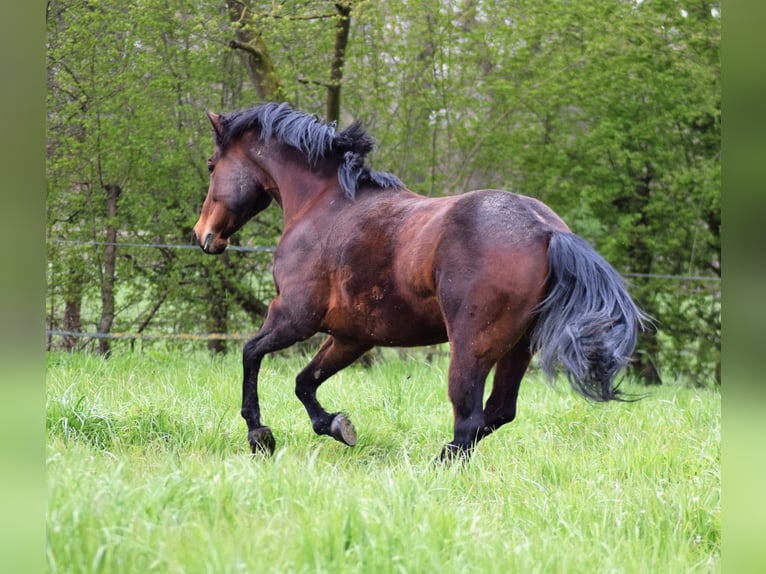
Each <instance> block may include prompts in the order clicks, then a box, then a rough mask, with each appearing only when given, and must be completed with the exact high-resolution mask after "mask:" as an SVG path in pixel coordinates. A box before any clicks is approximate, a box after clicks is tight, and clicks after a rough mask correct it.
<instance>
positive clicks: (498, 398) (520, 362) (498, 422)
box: [482, 336, 532, 437]
mask: <svg viewBox="0 0 766 574" xmlns="http://www.w3.org/2000/svg"><path fill="white" fill-rule="evenodd" d="M531 359H532V353H531V351H530V348H529V338H528V337H526V336H525V337H523V338H522V339H521V340H520V341H519V342H518V343H516V345H514V347H513V348H512V349H511V350H510V351H509V352H508V353H507V354H506V355H504V356H503V357H502V358H501V359H500V360H499V361H498V362H497V365H496V367H495V376H494V379H493V383H492V393H491V394H490V395H489V398H488V399H487V403H486V405H485V407H484V428H483V429H482V437H484V436H487V435H488V434H491V433H492V432H494V431H495V430H497V429H498V428H500V427H501V426H503V425H504V424H507V423H509V422H511V421H512V420H513V419H514V418H516V401H517V399H518V396H519V387H520V386H521V379H522V378H523V377H524V373H526V371H527V367H529V362H530V361H531Z"/></svg>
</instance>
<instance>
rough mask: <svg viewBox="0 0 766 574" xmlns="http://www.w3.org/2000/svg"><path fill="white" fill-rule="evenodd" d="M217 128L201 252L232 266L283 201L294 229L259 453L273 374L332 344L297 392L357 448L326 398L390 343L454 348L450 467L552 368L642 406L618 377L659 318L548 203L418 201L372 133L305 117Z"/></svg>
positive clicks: (291, 114) (265, 333)
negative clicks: (295, 351) (332, 382)
mask: <svg viewBox="0 0 766 574" xmlns="http://www.w3.org/2000/svg"><path fill="white" fill-rule="evenodd" d="M208 116H209V118H210V121H211V123H212V125H213V129H214V132H215V152H214V154H213V155H212V156H211V158H210V159H209V161H208V168H209V171H210V187H209V189H208V193H207V197H206V199H205V201H204V204H203V206H202V210H201V214H200V217H199V221H197V223H196V225H195V226H194V237H193V241H194V242H196V243H198V244H199V246H200V247H201V248H202V250H203V251H205V253H209V254H217V253H221V252H223V251H224V250H225V249H226V247H227V245H228V241H229V238H230V237H231V235H232V234H233V233H235V232H236V231H237V230H238V229H240V228H241V227H242V226H243V225H244V224H245V223H246V222H247V221H248V220H249V219H250V218H252V217H253V216H254V215H255V214H257V213H258V212H260V211H261V210H263V209H265V208H266V207H268V206H269V204H270V203H271V202H272V201H273V202H274V203H276V204H277V205H278V206H279V207H281V209H282V212H283V215H284V228H283V232H282V236H281V238H280V241H279V244H278V246H277V248H276V251H275V254H274V269H273V276H274V283H275V286H276V292H277V296H276V297H275V298H274V299H273V301H272V302H271V304H270V305H269V310H268V314H267V316H266V319H265V321H264V322H263V325H262V326H261V328H260V330H259V331H258V333H257V334H256V335H255V337H253V338H252V339H251V340H250V341H248V342H247V343H246V344H245V347H244V351H243V370H244V378H243V386H242V417H243V418H244V419H245V421H246V422H247V428H248V440H249V443H250V447H251V449H252V451H253V452H254V453H256V452H266V453H271V452H273V450H274V447H275V442H274V436H273V434H272V431H271V429H270V428H269V427H268V426H265V425H264V424H262V422H261V411H260V406H259V402H258V373H259V370H260V365H261V360H262V359H263V357H264V356H265V355H267V354H269V353H272V352H274V351H277V350H279V349H284V348H286V347H289V346H290V345H293V344H294V343H296V342H298V341H302V340H305V339H307V338H309V337H310V336H312V335H314V334H315V333H318V332H323V333H326V334H327V335H328V336H327V338H326V339H325V340H324V342H323V343H322V345H321V346H320V348H319V351H318V352H317V354H316V356H315V357H314V358H313V359H312V360H311V361H310V362H309V364H308V365H307V366H306V367H305V368H304V369H303V370H302V371H301V372H300V373H298V375H297V377H296V379H295V393H296V395H297V396H298V398H299V399H300V401H301V402H302V403H303V405H304V407H305V408H306V411H307V412H308V415H309V417H310V419H311V423H312V426H313V428H314V431H316V432H317V433H319V434H326V435H330V436H332V437H333V438H335V439H336V440H338V441H340V442H342V443H345V444H347V445H354V444H355V443H356V431H355V429H354V426H353V425H352V424H351V421H350V420H349V419H348V417H347V416H346V415H345V414H343V413H340V412H335V413H329V412H327V411H326V410H325V409H324V408H323V407H322V406H321V405H320V403H319V402H318V401H317V397H316V392H317V388H318V387H319V385H321V384H322V383H323V382H324V381H325V380H327V378H329V377H330V376H332V375H333V374H334V373H336V372H338V371H339V370H341V369H343V368H344V367H346V366H348V365H349V364H351V363H352V362H353V361H354V360H356V359H357V358H359V357H360V356H361V355H362V354H363V353H365V352H366V351H368V350H369V349H371V348H372V347H374V346H399V347H408V346H419V345H430V344H436V343H441V342H445V341H449V345H450V365H449V373H448V393H449V398H450V401H451V403H452V406H453V414H454V434H453V437H452V440H451V441H450V442H449V443H448V444H447V445H446V446H445V447H444V448H443V449H442V452H441V458H442V459H452V458H454V457H455V456H459V457H462V458H464V459H467V458H468V457H469V456H470V453H471V451H472V449H473V448H474V446H475V445H476V444H477V443H478V442H479V441H480V440H481V439H482V438H483V437H485V436H487V435H488V434H490V433H492V432H493V431H495V430H496V429H498V428H499V427H501V426H502V425H504V424H506V423H508V422H511V421H512V420H513V419H514V417H515V416H516V399H517V396H518V391H519V385H520V383H521V379H522V377H523V376H524V373H525V371H526V370H527V367H528V365H529V362H530V360H531V358H532V356H533V354H535V353H538V354H539V360H540V364H541V367H542V369H543V370H544V372H545V373H546V374H547V375H548V376H549V377H550V378H553V377H554V375H555V373H556V370H557V368H561V369H562V370H563V371H564V372H565V373H566V376H567V378H568V380H569V382H570V384H571V386H572V387H573V388H574V389H575V390H576V391H577V392H578V393H580V394H582V395H584V396H585V397H587V398H588V399H592V400H594V401H608V400H615V399H616V400H620V399H624V398H625V396H624V395H623V394H622V393H621V392H620V391H619V390H618V389H617V385H616V383H615V379H616V377H617V375H618V373H619V372H620V370H621V369H622V368H623V367H625V365H626V364H627V363H628V361H629V360H630V357H631V355H632V353H633V350H634V347H635V344H636V335H637V330H638V328H639V327H640V326H641V323H642V321H643V320H644V315H643V314H642V312H641V311H640V310H639V309H638V307H637V306H636V305H635V304H634V302H633V300H632V299H631V298H630V296H629V294H628V292H627V291H626V289H625V287H624V285H623V282H622V279H621V277H620V276H619V275H618V273H617V272H616V271H615V270H614V269H613V268H612V267H611V266H610V265H609V264H608V263H607V262H606V261H605V260H604V259H603V257H601V256H600V255H599V254H598V253H597V252H596V251H595V250H594V249H593V248H592V247H591V246H590V245H589V244H588V243H587V242H586V241H585V240H583V239H582V238H580V237H579V236H577V235H574V234H573V233H571V232H570V230H569V228H568V227H567V225H566V224H565V223H564V222H563V221H562V220H561V218H560V217H559V216H558V215H556V214H555V213H554V212H553V211H552V210H551V209H550V208H549V207H547V206H546V205H545V204H543V203H542V202H540V201H538V200H535V199H533V198H530V197H525V196H523V195H516V194H513V193H509V192H506V191H499V190H478V191H472V192H468V193H465V194H463V195H458V196H451V197H440V198H429V197H424V196H421V195H417V194H415V193H413V192H412V191H410V190H408V189H407V188H405V186H404V185H403V184H402V182H401V181H400V180H399V179H398V178H396V177H395V176H393V175H391V174H387V173H383V172H379V171H374V170H372V169H370V168H369V167H368V166H367V165H366V164H365V157H366V156H367V154H368V153H369V152H370V151H371V150H372V149H373V145H374V140H373V139H372V138H371V137H370V136H369V135H368V134H367V133H366V132H365V131H364V130H363V129H362V128H361V127H360V125H359V124H353V125H351V126H350V127H348V128H347V129H344V130H342V131H337V130H336V129H335V127H334V126H333V125H332V124H326V123H323V122H321V121H319V120H318V119H316V118H315V117H314V116H310V115H308V114H305V113H302V112H299V111H296V110H293V109H291V108H290V107H289V106H288V105H287V104H274V103H267V104H263V105H259V106H256V107H254V108H251V109H247V110H243V111H238V112H233V113H228V114H221V115H217V114H213V113H209V114H208ZM493 367H495V373H494V378H493V383H492V385H493V386H492V392H491V393H490V396H489V398H488V399H487V401H486V404H483V396H484V385H485V380H486V378H487V376H488V374H489V372H490V370H491V369H492V368H493Z"/></svg>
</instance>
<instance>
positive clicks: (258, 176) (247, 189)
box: [192, 112, 275, 254]
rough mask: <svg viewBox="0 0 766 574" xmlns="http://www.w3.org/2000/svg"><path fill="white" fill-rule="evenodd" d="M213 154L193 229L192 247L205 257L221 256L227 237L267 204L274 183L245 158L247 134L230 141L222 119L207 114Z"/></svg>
mask: <svg viewBox="0 0 766 574" xmlns="http://www.w3.org/2000/svg"><path fill="white" fill-rule="evenodd" d="M207 115H208V118H210V123H211V124H212V125H213V130H214V131H215V142H216V145H215V152H214V153H213V155H212V156H210V159H209V160H208V162H207V167H208V171H209V172H210V185H209V187H208V191H207V197H205V201H204V203H203V204H202V210H201V212H200V216H199V220H198V221H197V223H196V224H195V225H194V231H193V235H192V243H196V244H198V245H199V246H200V247H201V248H202V250H203V251H204V252H205V253H209V254H219V253H222V252H223V251H224V250H225V249H226V247H227V246H228V245H229V237H231V236H232V235H233V234H234V233H235V232H236V231H237V230H239V229H240V228H241V227H242V226H243V225H244V224H245V223H247V221H249V220H250V219H251V218H252V217H253V216H255V215H256V214H257V213H259V212H260V211H263V210H264V209H266V208H267V207H268V206H269V204H270V203H271V199H272V196H271V195H269V193H268V191H267V190H270V189H273V188H274V187H275V185H274V182H273V181H272V179H271V178H270V177H269V176H268V174H267V173H266V172H265V171H263V169H262V168H260V167H259V166H258V164H257V162H255V161H253V159H252V157H251V155H250V154H249V146H248V141H247V140H248V137H247V136H248V134H242V135H240V136H239V137H235V138H232V137H230V134H229V133H228V131H227V126H226V122H225V118H224V116H220V115H218V114H214V113H212V112H208V114H207Z"/></svg>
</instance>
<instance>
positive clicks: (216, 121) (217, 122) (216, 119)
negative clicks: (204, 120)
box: [207, 110, 222, 138]
mask: <svg viewBox="0 0 766 574" xmlns="http://www.w3.org/2000/svg"><path fill="white" fill-rule="evenodd" d="M207 117H208V118H210V123H211V124H213V129H214V130H215V135H216V136H218V137H219V138H220V137H221V134H222V129H221V116H219V115H218V114H215V113H213V112H211V111H210V110H208V111H207Z"/></svg>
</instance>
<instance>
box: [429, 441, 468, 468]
mask: <svg viewBox="0 0 766 574" xmlns="http://www.w3.org/2000/svg"><path fill="white" fill-rule="evenodd" d="M470 457H471V452H470V451H468V450H466V449H464V448H462V447H459V446H457V445H454V444H452V443H449V444H446V445H444V448H443V449H442V452H441V454H440V455H439V458H437V459H436V462H437V463H441V464H446V465H448V466H449V465H452V464H453V463H455V462H458V463H463V464H467V463H468V460H469V459H470Z"/></svg>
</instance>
